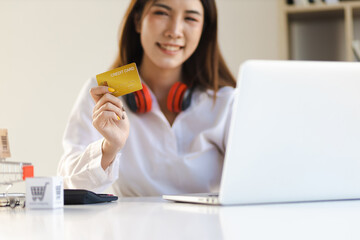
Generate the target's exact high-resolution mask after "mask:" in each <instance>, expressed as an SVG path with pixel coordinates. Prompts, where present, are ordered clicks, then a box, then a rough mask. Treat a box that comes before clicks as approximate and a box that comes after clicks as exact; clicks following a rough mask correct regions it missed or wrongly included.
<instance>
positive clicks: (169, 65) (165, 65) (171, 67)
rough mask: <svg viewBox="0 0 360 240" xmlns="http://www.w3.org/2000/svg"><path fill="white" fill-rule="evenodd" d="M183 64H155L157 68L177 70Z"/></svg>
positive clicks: (161, 62) (166, 62)
mask: <svg viewBox="0 0 360 240" xmlns="http://www.w3.org/2000/svg"><path fill="white" fill-rule="evenodd" d="M183 63H184V62H180V61H176V62H175V61H158V62H156V63H155V64H156V65H157V66H158V67H159V68H164V69H174V68H179V67H181V66H182V64H183Z"/></svg>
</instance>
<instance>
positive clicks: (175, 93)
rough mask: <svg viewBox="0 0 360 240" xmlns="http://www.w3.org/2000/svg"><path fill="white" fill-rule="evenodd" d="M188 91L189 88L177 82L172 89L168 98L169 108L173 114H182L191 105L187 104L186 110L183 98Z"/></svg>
mask: <svg viewBox="0 0 360 240" xmlns="http://www.w3.org/2000/svg"><path fill="white" fill-rule="evenodd" d="M186 91H187V86H186V85H185V84H184V83H182V82H176V83H175V84H174V85H173V86H172V87H171V89H170V91H169V94H168V97H167V108H168V109H169V110H170V111H171V112H175V113H178V112H181V111H182V110H185V109H186V108H187V107H188V106H189V105H190V103H187V106H186V108H184V106H183V98H184V95H185V92H186ZM190 99H191V96H190Z"/></svg>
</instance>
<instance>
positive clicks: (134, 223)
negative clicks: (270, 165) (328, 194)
mask: <svg viewBox="0 0 360 240" xmlns="http://www.w3.org/2000/svg"><path fill="white" fill-rule="evenodd" d="M359 225H360V201H333V202H314V203H290V204H268V205H246V206H227V207H220V206H204V205H195V204H181V203H173V202H166V201H163V200H161V199H160V198H122V199H119V201H117V202H113V203H107V204H94V205H73V206H65V207H64V209H57V210H27V209H23V208H15V209H9V208H0V239H11V240H12V239H22V240H23V239H36V240H41V239H66V240H72V239H76V240H79V239H97V240H98V239H107V240H108V239H217V240H218V239H277V240H278V239H287V240H288V239H292V240H293V239H327V240H328V239H342V240H345V239H360V228H359Z"/></svg>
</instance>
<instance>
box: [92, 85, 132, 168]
mask: <svg viewBox="0 0 360 240" xmlns="http://www.w3.org/2000/svg"><path fill="white" fill-rule="evenodd" d="M112 92H114V89H112V88H109V87H107V86H98V87H94V88H91V89H90V94H91V97H92V98H93V100H94V101H95V103H96V104H95V107H94V110H93V116H92V117H93V125H94V127H95V128H96V129H97V130H98V131H99V132H100V134H101V135H103V137H104V139H105V140H104V141H103V144H102V152H103V157H102V160H101V166H102V168H103V169H104V170H105V169H106V168H107V167H108V166H109V165H110V164H111V163H112V161H113V160H114V158H115V156H116V153H117V152H118V151H119V150H120V149H121V148H122V147H123V146H124V145H125V142H126V140H127V138H128V136H129V128H130V123H129V120H128V118H127V116H126V112H125V108H124V104H123V103H122V101H121V100H120V99H119V98H117V97H115V96H113V95H112V94H111V93H112Z"/></svg>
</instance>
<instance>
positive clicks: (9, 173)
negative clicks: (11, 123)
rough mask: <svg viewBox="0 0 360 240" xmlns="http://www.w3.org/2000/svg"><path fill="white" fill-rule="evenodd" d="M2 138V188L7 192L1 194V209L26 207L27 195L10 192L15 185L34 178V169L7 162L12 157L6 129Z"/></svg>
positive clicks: (1, 134) (0, 147)
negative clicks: (18, 206) (7, 158)
mask: <svg viewBox="0 0 360 240" xmlns="http://www.w3.org/2000/svg"><path fill="white" fill-rule="evenodd" d="M0 137H1V141H0V187H5V192H4V193H0V207H7V206H10V207H15V206H17V205H22V206H24V204H25V194H23V193H8V191H9V189H10V188H11V187H12V186H13V184H14V183H16V182H21V181H24V180H25V179H26V178H28V177H33V176H34V167H33V165H32V164H31V163H24V162H11V161H6V157H10V150H9V144H8V139H7V130H6V129H0Z"/></svg>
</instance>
